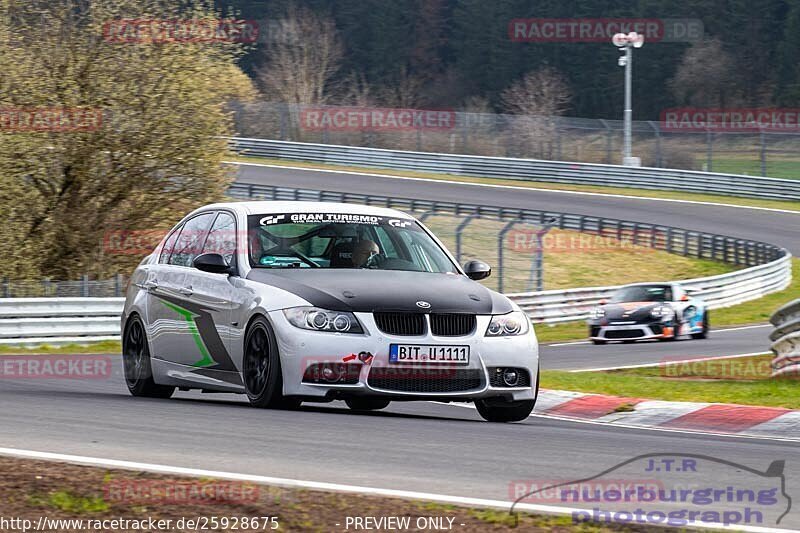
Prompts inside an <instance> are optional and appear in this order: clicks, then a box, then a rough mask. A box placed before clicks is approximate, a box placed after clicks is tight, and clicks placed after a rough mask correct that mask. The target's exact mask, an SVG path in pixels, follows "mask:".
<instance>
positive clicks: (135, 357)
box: [122, 315, 175, 398]
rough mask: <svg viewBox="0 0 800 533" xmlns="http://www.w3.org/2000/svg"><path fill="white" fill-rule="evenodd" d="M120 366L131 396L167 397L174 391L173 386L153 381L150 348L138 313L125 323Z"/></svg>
mask: <svg viewBox="0 0 800 533" xmlns="http://www.w3.org/2000/svg"><path fill="white" fill-rule="evenodd" d="M122 367H123V372H124V373H125V384H126V385H127V386H128V390H129V391H130V393H131V394H132V395H133V396H140V397H144V398H169V397H170V396H172V394H173V393H174V392H175V387H169V386H166V385H158V384H156V382H155V381H153V368H152V366H151V362H150V348H149V347H148V345H147V334H146V333H145V331H144V324H143V323H142V319H141V318H139V315H132V316H131V318H130V319H129V320H128V323H127V324H126V325H125V335H124V336H123V338H122Z"/></svg>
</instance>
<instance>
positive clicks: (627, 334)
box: [606, 329, 644, 339]
mask: <svg viewBox="0 0 800 533" xmlns="http://www.w3.org/2000/svg"><path fill="white" fill-rule="evenodd" d="M639 337H644V331H643V330H641V329H609V330H607V331H606V338H607V339H638V338H639Z"/></svg>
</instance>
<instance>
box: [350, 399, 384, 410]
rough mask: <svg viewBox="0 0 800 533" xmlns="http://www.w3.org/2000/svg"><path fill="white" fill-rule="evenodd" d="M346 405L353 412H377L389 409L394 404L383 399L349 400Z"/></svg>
mask: <svg viewBox="0 0 800 533" xmlns="http://www.w3.org/2000/svg"><path fill="white" fill-rule="evenodd" d="M344 403H346V404H347V407H349V408H350V409H352V410H353V411H377V410H378V409H384V408H386V407H389V404H390V403H392V402H391V400H385V399H383V398H348V399H347V400H345V401H344Z"/></svg>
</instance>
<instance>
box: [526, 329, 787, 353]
mask: <svg viewBox="0 0 800 533" xmlns="http://www.w3.org/2000/svg"><path fill="white" fill-rule="evenodd" d="M771 327H773V326H772V324H751V325H749V326H733V327H730V328H720V329H712V330H711V333H713V334H716V333H727V332H728V331H743V330H746V329H759V328H771ZM580 344H591V342H590V341H569V342H554V343H547V342H544V343H542V346H550V347H552V348H556V347H559V346H577V345H580Z"/></svg>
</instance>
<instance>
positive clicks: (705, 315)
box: [692, 311, 708, 339]
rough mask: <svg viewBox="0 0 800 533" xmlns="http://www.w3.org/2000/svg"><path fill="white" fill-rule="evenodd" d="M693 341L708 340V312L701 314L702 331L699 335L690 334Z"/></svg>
mask: <svg viewBox="0 0 800 533" xmlns="http://www.w3.org/2000/svg"><path fill="white" fill-rule="evenodd" d="M692 338H693V339H707V338H708V311H705V312H703V330H702V331H701V332H700V333H692Z"/></svg>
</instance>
